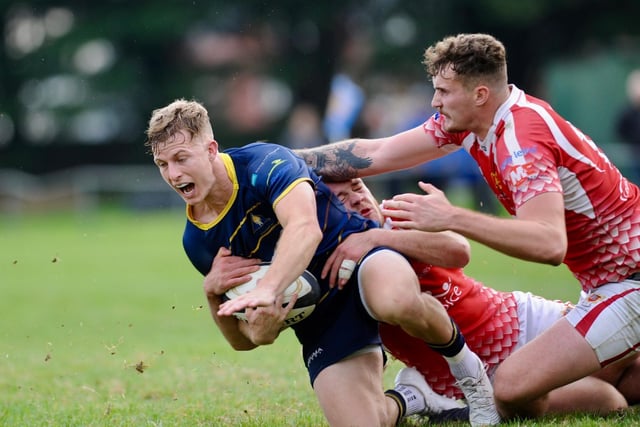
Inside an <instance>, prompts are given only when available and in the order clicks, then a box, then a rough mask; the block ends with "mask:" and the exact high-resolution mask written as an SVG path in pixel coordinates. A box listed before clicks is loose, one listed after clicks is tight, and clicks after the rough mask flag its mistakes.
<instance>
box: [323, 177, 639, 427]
mask: <svg viewBox="0 0 640 427" xmlns="http://www.w3.org/2000/svg"><path fill="white" fill-rule="evenodd" d="M327 185H328V186H329V188H331V190H332V191H333V192H334V193H335V194H336V195H337V196H338V198H339V199H340V200H341V201H342V203H344V205H345V207H346V208H347V209H349V210H352V211H355V212H357V213H360V214H361V215H363V216H365V217H367V218H370V219H373V220H376V221H378V222H380V223H381V224H384V225H383V228H385V229H389V228H390V225H389V221H388V220H385V218H384V216H383V215H382V212H381V210H380V207H379V205H378V202H377V201H376V199H375V197H374V196H373V194H372V193H371V191H370V190H369V188H368V187H367V186H366V184H365V183H364V182H363V181H362V179H360V178H353V179H351V180H349V181H343V182H329V183H327ZM427 239H428V237H427ZM434 242H436V243H435V245H434V246H435V247H434V249H436V250H437V249H438V247H440V248H441V249H444V251H442V252H441V253H440V254H439V257H441V258H439V259H438V262H445V263H447V264H448V265H457V263H456V261H455V260H453V259H448V258H450V257H452V256H458V253H457V252H455V253H454V252H452V251H447V250H446V248H447V246H446V245H445V246H444V248H443V246H442V245H441V244H440V240H438V241H436V240H434ZM408 244H409V243H407V239H392V238H391V235H390V234H389V233H380V232H377V231H376V230H370V231H367V232H365V233H360V234H358V235H354V236H349V237H347V239H345V241H344V242H343V243H342V244H341V245H339V246H338V248H336V250H335V251H334V254H333V255H332V257H333V258H341V259H359V258H360V257H362V256H363V255H365V254H366V253H367V251H368V250H370V248H373V247H377V246H389V247H391V248H393V249H395V250H397V251H399V252H403V251H404V250H405V249H406V246H408ZM423 251H424V247H423ZM448 252H449V253H450V255H447V253H448ZM411 253H413V254H414V255H415V256H414V258H413V259H411V260H410V261H411V264H412V266H413V268H414V270H415V272H416V274H417V275H418V279H419V281H420V288H421V291H422V292H428V293H430V294H431V295H433V296H435V297H436V298H437V299H438V300H439V301H440V303H442V305H443V306H444V307H445V308H446V309H447V312H448V314H449V316H450V317H451V318H452V319H453V320H454V321H455V322H456V323H457V324H458V326H459V327H460V330H461V331H462V333H463V335H464V336H465V339H466V340H467V344H468V345H469V347H470V348H471V349H472V350H473V351H474V352H475V353H476V354H478V355H479V356H480V358H481V360H482V361H483V363H484V364H485V366H486V368H487V370H488V372H489V376H491V374H492V372H493V371H494V370H495V368H497V366H498V365H499V364H500V363H501V362H502V361H504V360H505V358H506V357H507V356H509V355H510V354H511V353H513V352H514V351H515V350H516V349H518V348H519V347H521V346H522V345H524V343H526V342H528V341H531V340H532V339H533V338H535V337H536V336H537V335H539V334H540V333H541V332H542V331H544V330H546V329H548V328H549V327H550V326H551V324H552V323H553V322H555V321H556V320H558V319H559V318H561V317H562V316H564V315H565V314H566V313H567V312H568V311H569V310H570V309H571V308H572V305H571V304H570V303H568V302H561V301H553V300H548V299H544V298H542V297H539V296H536V295H533V294H531V293H529V292H519V291H514V292H501V291H497V290H495V289H492V288H490V287H488V286H485V285H484V284H483V283H481V282H479V281H477V280H476V279H474V278H472V277H469V276H467V275H465V273H464V270H463V269H462V268H445V267H439V266H436V265H432V264H431V263H432V262H434V261H433V260H434V256H433V253H432V252H430V251H424V254H418V253H416V252H415V251H411ZM331 261H332V259H330V260H329V264H327V268H325V273H326V274H329V265H330V262H331ZM334 280H335V278H334ZM380 336H381V337H382V340H383V344H384V346H385V347H386V348H387V350H388V351H389V352H390V353H391V355H392V356H393V357H395V358H396V359H398V360H400V361H402V362H403V363H404V364H405V365H407V366H408V367H410V368H403V369H402V370H401V371H400V373H399V374H398V377H397V378H396V382H398V381H403V380H405V379H407V378H408V379H409V382H410V384H404V385H411V386H413V387H418V388H420V389H421V393H422V394H423V395H424V397H425V399H426V405H425V406H426V410H425V412H424V413H423V414H424V415H429V416H430V417H431V418H435V419H439V420H441V421H444V420H445V418H443V417H446V420H449V421H451V420H456V419H466V417H467V415H466V412H465V411H460V410H458V409H459V408H460V407H461V406H460V405H461V403H460V402H459V401H457V400H456V399H461V398H463V394H462V393H461V391H460V389H459V388H458V387H457V385H456V380H455V378H454V377H453V376H452V375H451V373H450V370H449V367H448V365H447V363H446V361H445V360H444V358H443V357H442V356H441V355H439V354H438V353H437V352H435V351H434V350H432V349H431V348H429V346H428V345H426V343H424V341H421V340H419V339H416V338H413V337H411V336H410V335H408V334H406V333H405V332H404V331H403V330H402V328H399V327H397V326H392V325H389V324H386V323H381V324H380ZM416 371H417V372H418V373H419V374H418V375H420V376H421V377H422V378H418V377H416V373H414V372H416ZM424 382H426V384H425V383H424ZM433 392H435V393H437V394H439V395H443V396H446V397H449V398H453V399H444V398H442V397H438V396H436V395H435V394H434V393H433ZM569 392H570V393H569ZM627 406H628V405H627V402H626V400H625V398H624V396H622V394H621V393H620V392H619V391H618V390H617V389H616V388H615V386H614V385H612V384H609V383H607V382H605V381H603V380H601V379H599V378H596V377H587V378H583V379H581V380H579V381H577V382H576V383H575V384H574V385H573V386H572V387H571V389H570V390H569V391H567V392H565V394H564V399H562V400H557V401H556V402H555V404H554V406H553V407H552V408H551V410H550V412H553V413H562V412H573V411H588V412H593V413H599V414H604V413H607V412H611V411H617V410H620V409H624V408H626V407H627Z"/></svg>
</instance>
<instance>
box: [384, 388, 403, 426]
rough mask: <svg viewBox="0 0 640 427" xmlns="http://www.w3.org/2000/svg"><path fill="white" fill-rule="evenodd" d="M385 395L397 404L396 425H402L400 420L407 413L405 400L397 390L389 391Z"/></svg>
mask: <svg viewBox="0 0 640 427" xmlns="http://www.w3.org/2000/svg"><path fill="white" fill-rule="evenodd" d="M384 395H385V396H387V397H388V398H390V399H391V400H393V401H394V402H396V405H398V418H396V425H398V424H400V420H401V419H402V418H403V417H404V415H405V414H406V412H407V404H406V403H405V401H404V398H403V397H402V395H401V394H400V393H398V392H397V391H395V390H387V391H385V392H384Z"/></svg>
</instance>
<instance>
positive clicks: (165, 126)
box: [144, 99, 211, 151]
mask: <svg viewBox="0 0 640 427" xmlns="http://www.w3.org/2000/svg"><path fill="white" fill-rule="evenodd" d="M210 129H211V123H210V121H209V113H207V110H206V108H204V106H203V105H202V104H200V103H199V102H197V101H187V100H184V99H177V100H175V101H173V102H172V103H171V104H169V105H167V106H166V107H162V108H158V109H156V110H153V112H152V113H151V119H149V127H148V128H147V131H146V134H147V140H146V141H145V144H144V145H145V146H146V147H149V148H150V150H151V151H154V149H155V147H156V146H157V145H158V144H160V143H166V142H169V141H170V140H171V138H172V137H173V136H174V135H175V134H176V133H177V132H179V131H181V130H184V131H187V132H188V133H189V134H190V135H191V136H192V137H193V136H195V135H199V134H201V133H202V132H205V131H208V130H210Z"/></svg>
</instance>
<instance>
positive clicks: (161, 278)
mask: <svg viewBox="0 0 640 427" xmlns="http://www.w3.org/2000/svg"><path fill="white" fill-rule="evenodd" d="M182 227H183V213H182V212H167V213H155V214H148V213H147V214H143V213H135V214H124V213H118V212H113V211H109V212H100V213H91V214H84V215H82V214H59V213H58V214H56V213H53V214H46V215H44V214H43V215H36V216H26V217H23V218H19V217H15V216H4V217H0V425H2V426H204V425H207V426H212V425H213V426H218V425H237V426H318V425H325V422H324V418H323V416H322V413H321V411H320V409H319V408H318V405H317V403H316V400H315V396H314V394H313V392H312V390H311V388H310V386H309V384H308V380H307V374H306V371H305V369H304V367H303V364H302V361H301V358H300V350H299V346H298V344H297V343H296V341H295V337H294V336H293V334H292V333H291V331H287V332H285V333H283V334H282V335H281V337H280V338H279V339H278V341H277V342H276V343H275V344H274V345H272V346H267V347H262V348H259V349H256V350H254V351H251V352H234V351H233V350H231V349H230V347H229V346H228V345H227V344H226V342H225V341H224V339H223V338H222V337H221V336H220V334H219V333H218V332H217V330H216V328H215V326H214V324H213V322H212V321H211V318H210V314H209V312H208V309H207V307H206V306H204V305H203V304H205V301H204V297H203V295H202V289H201V285H202V279H201V277H200V275H199V274H198V273H197V272H195V270H194V269H193V268H192V267H191V266H190V264H189V263H188V261H187V259H186V257H185V255H184V254H183V252H182V247H181V240H180V239H181V233H182ZM473 257H474V258H473V261H472V263H471V265H470V266H469V268H468V270H467V271H468V272H469V273H470V274H472V275H474V276H475V277H477V278H479V279H481V280H483V281H485V282H486V283H487V284H490V285H492V286H494V287H497V288H500V289H516V288H517V289H525V290H531V291H534V292H537V293H540V294H543V295H545V296H548V297H552V298H561V299H571V300H575V297H576V296H577V294H578V285H577V284H576V283H575V281H574V280H573V279H572V277H571V275H570V274H569V273H568V272H567V271H566V270H565V269H563V268H556V269H554V268H551V267H545V266H539V265H535V264H530V263H522V262H518V261H515V260H512V259H509V258H506V257H503V256H501V255H498V254H495V253H492V252H490V251H487V250H486V249H484V248H482V247H480V246H477V245H474V249H473ZM398 367H399V365H398V364H397V362H393V363H392V365H391V367H390V369H389V370H388V372H387V374H386V376H385V382H386V386H390V385H391V382H392V378H393V375H395V372H396V371H397V368H398ZM622 420H624V421H622ZM638 422H640V416H639V415H638V414H636V413H634V414H627V415H625V417H622V418H607V419H601V418H594V417H584V416H582V417H566V418H558V419H550V420H549V421H546V420H545V421H544V422H536V423H526V424H516V423H512V425H530V426H545V425H567V426H573V425H576V426H577V425H593V426H595V425H598V426H600V425H634V424H637V423H638Z"/></svg>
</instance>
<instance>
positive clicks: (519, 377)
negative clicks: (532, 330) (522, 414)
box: [494, 319, 600, 402]
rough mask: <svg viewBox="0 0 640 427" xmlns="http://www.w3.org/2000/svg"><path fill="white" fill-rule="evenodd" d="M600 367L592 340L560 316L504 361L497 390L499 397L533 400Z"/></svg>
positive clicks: (515, 400)
mask: <svg viewBox="0 0 640 427" xmlns="http://www.w3.org/2000/svg"><path fill="white" fill-rule="evenodd" d="M599 369H600V364H599V362H598V359H597V357H596V354H595V352H594V351H593V349H592V348H591V346H590V345H589V343H587V341H586V340H585V339H584V337H582V335H580V334H579V333H578V332H577V331H576V330H575V329H574V328H573V326H571V325H570V324H569V323H568V322H567V321H566V320H565V319H560V320H558V321H557V322H556V323H554V324H553V325H552V326H551V327H550V328H549V329H548V330H547V331H545V332H543V333H542V334H540V335H539V336H537V337H536V338H534V339H533V340H532V341H530V342H529V343H527V344H526V345H524V346H523V347H522V348H520V349H519V350H517V351H515V352H514V353H513V354H512V355H510V356H509V357H507V359H506V360H505V361H504V362H502V364H501V365H500V366H499V367H498V369H497V370H496V375H495V378H494V391H495V394H496V399H497V400H503V401H507V402H523V401H530V400H533V399H537V398H539V397H542V396H544V395H545V394H546V393H548V392H549V391H551V390H553V389H555V388H557V387H561V386H563V385H565V384H569V383H571V382H573V381H575V380H577V379H579V378H583V377H585V376H587V375H590V374H592V373H594V372H595V371H597V370H599Z"/></svg>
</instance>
